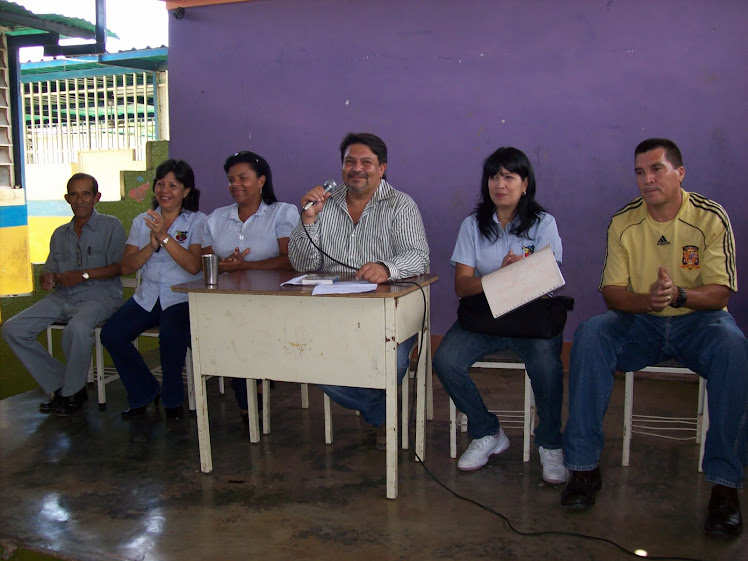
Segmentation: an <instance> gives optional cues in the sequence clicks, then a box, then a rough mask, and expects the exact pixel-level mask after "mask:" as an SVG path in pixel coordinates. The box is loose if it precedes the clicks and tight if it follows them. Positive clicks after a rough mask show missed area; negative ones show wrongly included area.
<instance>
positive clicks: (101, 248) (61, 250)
mask: <svg viewBox="0 0 748 561" xmlns="http://www.w3.org/2000/svg"><path fill="white" fill-rule="evenodd" d="M124 251H125V229H124V228H123V227H122V223H121V222H120V221H119V219H117V218H116V217H114V216H109V215H107V214H99V213H98V212H96V211H95V210H94V211H93V214H92V215H91V218H89V219H88V222H86V224H85V225H84V226H83V230H82V231H81V237H80V238H79V237H78V235H77V234H76V233H75V217H73V219H72V220H70V222H68V223H67V224H64V225H62V226H60V227H59V228H57V229H56V230H55V231H54V233H53V234H52V238H51V239H50V241H49V256H48V257H47V262H46V263H45V264H44V270H45V271H50V272H52V273H65V272H67V271H86V270H87V269H95V268H98V267H106V266H108V265H112V264H114V263H118V262H119V261H121V260H122V254H123V253H124ZM53 295H54V296H56V297H59V298H65V299H66V300H69V301H73V302H82V301H84V300H98V301H102V303H104V302H105V301H107V300H111V301H112V302H115V303H116V304H115V307H116V306H118V305H120V304H121V303H122V283H121V282H120V279H119V277H114V278H111V279H91V280H87V281H83V282H82V283H80V284H78V285H76V286H60V285H57V286H56V287H55V291H54V293H53Z"/></svg>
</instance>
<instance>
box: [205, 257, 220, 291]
mask: <svg viewBox="0 0 748 561" xmlns="http://www.w3.org/2000/svg"><path fill="white" fill-rule="evenodd" d="M203 275H204V278H205V284H207V285H216V284H218V255H216V254H215V253H209V254H208V255H203Z"/></svg>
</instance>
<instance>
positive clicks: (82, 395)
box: [52, 386, 88, 417]
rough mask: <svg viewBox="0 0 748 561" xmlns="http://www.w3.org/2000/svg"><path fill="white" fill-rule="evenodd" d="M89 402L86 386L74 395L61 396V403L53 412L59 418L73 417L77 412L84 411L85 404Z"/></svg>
mask: <svg viewBox="0 0 748 561" xmlns="http://www.w3.org/2000/svg"><path fill="white" fill-rule="evenodd" d="M86 401H88V392H87V391H86V386H83V388H81V389H80V390H78V391H77V392H75V393H74V394H73V395H69V396H67V397H66V396H60V402H59V403H58V404H57V405H56V406H55V407H54V409H53V410H52V411H53V413H54V414H55V415H57V416H58V417H67V416H68V415H72V414H73V413H75V412H76V411H80V410H81V409H83V404H84V403H86Z"/></svg>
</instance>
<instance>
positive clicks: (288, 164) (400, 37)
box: [169, 0, 748, 340]
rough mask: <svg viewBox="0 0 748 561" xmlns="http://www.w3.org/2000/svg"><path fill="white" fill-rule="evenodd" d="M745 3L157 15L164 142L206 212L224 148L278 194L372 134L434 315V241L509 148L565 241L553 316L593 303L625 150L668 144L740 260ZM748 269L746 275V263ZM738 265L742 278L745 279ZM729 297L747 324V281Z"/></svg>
mask: <svg viewBox="0 0 748 561" xmlns="http://www.w3.org/2000/svg"><path fill="white" fill-rule="evenodd" d="M747 19H748V4H747V3H745V2H744V1H743V0H730V1H724V2H719V3H713V2H708V1H706V0H704V1H701V2H682V1H679V0H660V1H659V2H651V1H650V0H628V1H626V2H622V1H619V2H614V1H613V0H608V1H607V2H606V1H585V0H569V1H566V2H552V1H550V0H548V1H526V0H507V1H502V2H496V1H495V0H465V1H462V2H446V1H445V2H434V1H432V0H377V1H371V0H314V1H311V0H258V1H254V2H246V3H238V4H227V5H221V6H208V7H203V8H188V9H187V11H186V14H185V16H184V18H183V19H181V20H174V19H170V28H169V32H170V38H169V42H170V48H169V74H170V84H169V91H170V108H171V148H170V152H171V155H172V156H173V157H179V158H184V159H186V160H187V161H189V162H190V163H191V164H192V165H193V166H194V167H195V171H196V174H197V179H198V185H199V186H200V187H201V189H202V191H203V206H202V208H203V210H205V211H210V210H212V209H213V208H215V207H216V206H220V205H224V204H228V203H229V202H230V197H229V195H228V192H227V189H226V181H225V176H224V174H223V170H222V163H223V160H224V159H225V158H226V156H228V155H229V154H231V153H233V152H235V151H237V150H242V149H251V150H255V151H257V152H259V153H261V154H262V155H264V156H265V157H266V158H267V159H268V160H269V161H270V163H271V166H272V167H273V174H274V176H275V178H274V179H275V184H276V186H277V187H276V192H277V194H278V197H279V198H280V199H281V200H286V201H290V202H294V203H298V201H299V199H300V197H301V195H302V194H303V193H305V192H306V191H307V190H308V189H309V188H310V187H311V186H313V185H315V184H319V183H321V182H322V181H324V180H325V179H327V178H334V179H338V178H339V177H340V171H339V170H340V160H339V154H338V151H337V146H338V144H339V142H340V140H341V139H342V137H343V135H344V134H345V133H346V132H348V131H371V132H374V133H376V134H378V135H380V136H381V137H382V138H383V139H384V140H385V141H386V142H387V144H388V146H389V150H390V157H389V168H388V170H387V172H388V178H389V180H390V182H391V183H392V184H393V185H394V186H395V187H396V188H399V189H401V190H403V191H406V192H408V193H410V194H411V195H412V196H413V197H414V198H415V200H416V201H417V202H418V204H419V206H420V208H421V212H422V213H423V217H424V221H425V224H426V229H427V233H428V239H429V244H430V246H431V267H432V271H433V272H435V273H438V274H440V275H441V277H442V280H441V281H440V282H439V283H437V285H435V287H434V289H433V292H432V294H433V297H434V299H433V302H434V304H433V309H432V311H433V327H434V332H435V333H444V332H445V331H446V329H447V328H448V327H449V325H450V323H451V322H452V321H453V320H454V317H455V310H456V305H457V298H456V296H455V295H454V291H453V282H452V281H453V269H452V268H451V267H450V265H449V257H450V255H451V253H452V249H453V247H454V242H455V238H456V235H457V231H458V228H459V225H460V223H461V221H462V220H463V218H464V217H465V216H466V215H467V214H469V213H470V211H471V210H472V209H473V207H474V206H475V203H476V201H477V195H478V190H479V182H480V176H481V166H482V161H483V159H484V158H485V157H486V156H487V155H488V154H489V153H490V152H491V151H493V150H494V149H495V148H497V147H498V146H502V145H512V146H516V147H518V148H520V149H521V150H523V151H525V152H526V153H527V154H528V156H529V157H530V159H531V161H532V162H533V164H534V165H535V169H536V174H537V180H538V199H539V201H540V202H541V204H543V205H544V206H545V207H546V208H547V209H548V210H549V211H550V212H551V213H552V214H553V215H554V216H555V217H556V219H557V221H558V225H559V230H560V232H561V236H562V238H563V241H564V266H563V272H564V276H565V277H566V281H567V287H566V288H565V293H566V294H569V295H571V296H574V297H575V298H576V301H577V309H576V310H575V311H574V312H573V314H572V316H571V318H570V322H569V324H568V325H567V328H566V337H565V338H566V339H567V340H570V339H571V335H572V333H573V329H574V328H575V327H576V325H577V324H578V323H579V322H580V321H581V320H583V319H584V318H586V317H588V316H589V315H591V314H593V313H598V312H600V311H602V310H603V309H604V306H603V303H602V298H601V297H600V296H599V294H598V293H597V290H596V288H597V283H598V281H599V278H600V272H601V266H602V260H603V256H604V249H605V232H606V228H607V224H608V221H609V218H610V216H611V215H612V213H613V212H614V211H615V210H617V209H618V208H620V207H621V206H623V205H624V204H625V203H626V202H628V201H629V200H631V199H633V198H634V197H636V196H637V194H638V191H637V188H636V184H635V182H634V175H633V150H634V147H635V146H636V144H637V143H638V142H639V141H641V140H643V139H644V138H647V137H650V136H666V137H670V138H672V139H674V140H675V141H676V142H677V143H678V144H679V145H680V147H681V150H682V151H683V155H684V160H685V167H686V180H685V183H684V185H685V187H686V188H687V189H691V190H694V191H697V192H700V193H702V194H704V195H706V196H708V197H711V198H713V199H715V200H716V201H718V202H719V203H721V204H722V205H723V206H724V207H725V208H726V209H727V211H728V213H729V214H730V216H731V218H732V224H733V229H734V232H735V239H736V242H737V245H738V267H739V270H740V272H741V273H743V274H748V273H745V270H746V269H745V268H744V266H745V264H746V263H748V259H746V257H748V222H747V221H746V220H745V219H744V218H743V215H744V214H745V213H746V210H748V205H747V204H746V197H747V196H746V195H745V194H744V193H745V186H744V182H745V178H746V177H748V158H746V157H745V156H740V152H739V151H740V150H741V148H740V147H741V146H743V149H745V148H746V147H748V141H747V140H748V139H747V138H746V135H747V132H746V130H747V128H748V127H747V126H746V125H748V122H747V120H746V113H747V109H748V105H747V104H746V95H747V94H748V87H747V86H748V74H747V73H746V72H745V69H746V67H747V66H748V64H746V63H747V62H748V60H747V59H748V39H747V38H746V37H747V36H746V34H745V23H746V21H747ZM743 278H745V277H743ZM744 282H745V281H744ZM730 310H731V311H732V312H733V314H734V315H735V316H736V318H737V320H738V323H739V324H740V325H741V327H742V328H743V330H746V329H748V298H747V297H746V296H745V292H743V293H738V294H737V295H735V296H734V297H733V298H732V300H731V304H730Z"/></svg>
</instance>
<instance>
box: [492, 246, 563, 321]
mask: <svg viewBox="0 0 748 561" xmlns="http://www.w3.org/2000/svg"><path fill="white" fill-rule="evenodd" d="M481 284H482V285H483V292H484V293H485V294H486V300H488V305H489V306H490V307H491V313H492V314H493V317H495V318H497V317H499V316H503V315H504V314H506V313H509V312H511V311H512V310H514V309H516V308H519V307H520V306H524V305H525V304H527V303H528V302H532V301H533V300H536V299H537V298H540V297H541V296H544V295H545V294H548V293H549V292H552V291H554V290H556V289H557V288H560V287H562V286H564V285H565V284H566V281H565V280H564V277H563V276H562V275H561V270H560V269H559V268H558V263H556V257H555V256H554V255H553V251H552V250H551V246H550V245H547V246H545V247H544V248H543V249H541V250H540V251H536V252H535V253H533V254H532V255H530V256H528V257H525V258H524V259H520V260H519V261H516V262H515V263H512V264H511V265H508V266H506V267H502V268H501V269H498V270H496V271H494V272H493V273H489V274H487V275H486V276H484V277H481Z"/></svg>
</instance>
